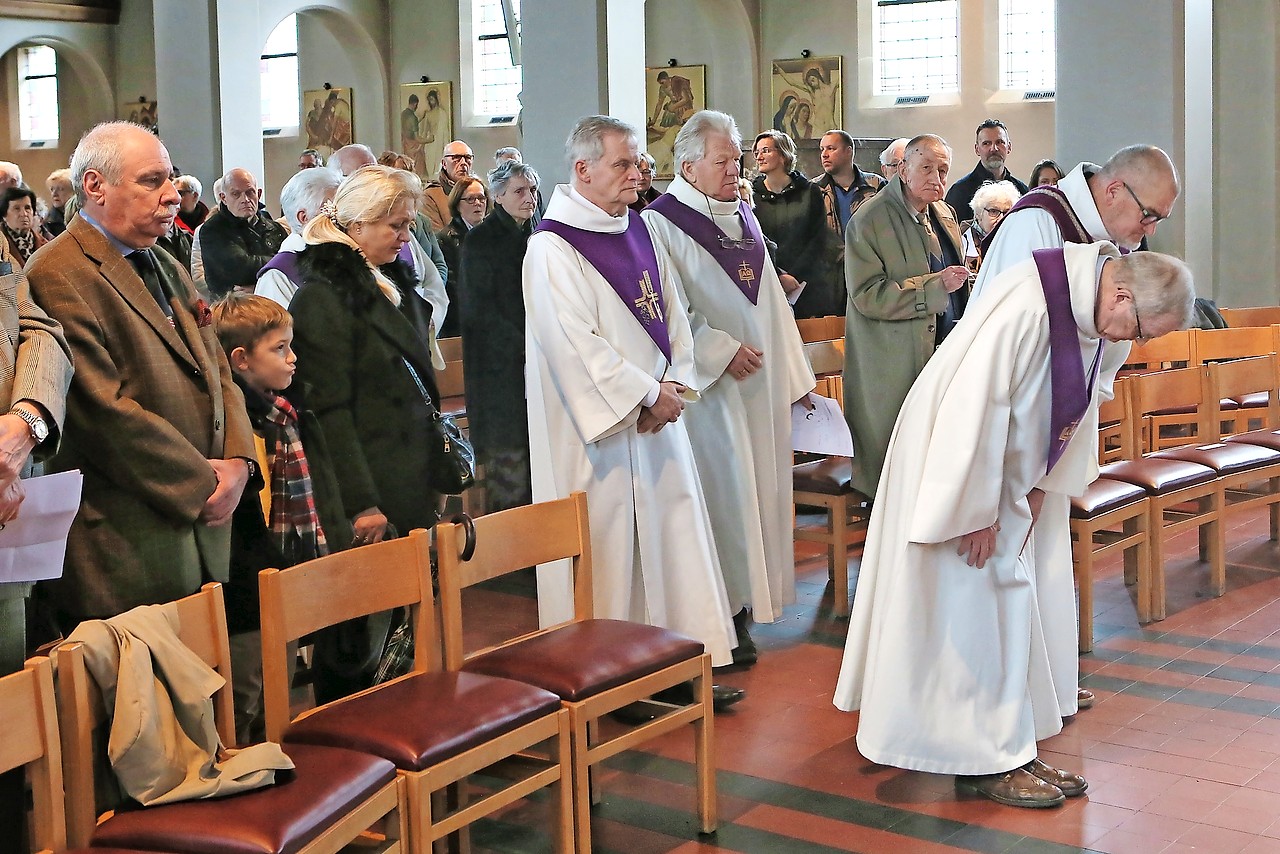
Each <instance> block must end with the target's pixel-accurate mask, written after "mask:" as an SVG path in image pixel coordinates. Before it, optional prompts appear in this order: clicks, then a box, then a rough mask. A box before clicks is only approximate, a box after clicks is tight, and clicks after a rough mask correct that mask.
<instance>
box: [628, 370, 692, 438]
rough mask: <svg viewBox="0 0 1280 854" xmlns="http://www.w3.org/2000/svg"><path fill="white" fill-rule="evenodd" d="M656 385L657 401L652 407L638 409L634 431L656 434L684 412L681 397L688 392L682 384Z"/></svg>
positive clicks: (665, 382)
mask: <svg viewBox="0 0 1280 854" xmlns="http://www.w3.org/2000/svg"><path fill="white" fill-rule="evenodd" d="M658 385H659V389H658V399H657V400H655V401H654V402H653V406H642V407H640V418H639V419H637V421H636V430H638V431H639V432H641V433H657V432H658V431H659V430H661V429H662V428H663V427H666V426H667V425H668V424H670V423H671V422H673V421H675V420H676V419H677V418H679V417H680V413H681V412H684V399H683V396H684V393H685V392H686V391H687V390H688V389H687V388H686V387H685V385H684V383H677V382H671V381H670V380H667V381H664V382H661V383H659V384H658Z"/></svg>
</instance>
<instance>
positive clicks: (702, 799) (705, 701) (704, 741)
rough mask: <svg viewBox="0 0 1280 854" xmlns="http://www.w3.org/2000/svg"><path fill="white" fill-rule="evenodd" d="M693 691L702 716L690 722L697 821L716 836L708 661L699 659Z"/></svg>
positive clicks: (709, 670)
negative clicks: (697, 699)
mask: <svg viewBox="0 0 1280 854" xmlns="http://www.w3.org/2000/svg"><path fill="white" fill-rule="evenodd" d="M694 690H695V691H697V692H698V696H699V697H700V698H701V701H702V717H700V718H698V719H697V720H696V721H694V722H693V739H694V745H693V747H694V756H695V759H694V761H695V763H696V765H697V776H698V820H699V822H700V823H701V825H702V832H703V833H715V831H716V827H717V826H719V823H720V816H719V805H718V803H717V799H716V739H715V713H714V712H713V710H712V704H711V659H710V657H709V656H705V655H704V656H703V658H702V676H700V677H698V679H696V680H695V685H694Z"/></svg>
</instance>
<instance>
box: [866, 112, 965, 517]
mask: <svg viewBox="0 0 1280 854" xmlns="http://www.w3.org/2000/svg"><path fill="white" fill-rule="evenodd" d="M950 167H951V147H950V146H949V145H947V143H946V141H945V140H943V139H942V138H941V137H938V136H934V135H933V134H925V135H923V136H918V137H916V138H915V139H913V140H911V141H910V142H909V143H908V144H907V149H906V154H905V156H904V159H903V161H902V165H901V166H900V167H899V171H898V174H897V175H896V176H895V177H894V178H893V179H892V180H890V181H889V183H888V184H886V185H885V187H884V189H882V190H881V191H880V192H879V193H878V194H877V195H876V196H875V197H874V198H872V199H871V200H869V201H868V202H866V203H865V204H863V205H862V206H861V207H860V208H858V210H857V212H855V213H854V215H853V219H852V220H850V222H849V228H848V230H847V231H846V233H845V282H846V284H847V285H848V290H849V307H848V312H847V315H846V318H845V364H844V411H845V418H846V419H847V420H848V421H849V429H850V431H852V433H853V450H854V456H853V488H854V489H856V490H858V491H859V492H861V493H863V494H864V495H867V496H871V497H874V496H875V492H876V485H877V484H878V483H879V481H880V469H881V467H882V466H883V465H884V457H885V452H886V451H887V449H888V447H889V437H890V436H891V435H892V433H893V424H894V422H895V421H896V420H897V418H898V410H899V409H900V408H901V407H902V401H903V400H905V399H906V396H907V391H908V390H909V389H910V388H911V384H912V383H913V382H915V378H916V376H917V375H918V374H919V373H920V371H921V370H922V369H923V368H924V365H925V362H927V361H928V360H929V357H930V356H931V355H933V350H934V347H936V346H937V345H938V344H939V343H941V342H942V339H943V337H945V335H946V333H947V332H949V331H950V329H951V327H952V326H954V325H955V322H956V321H957V320H959V319H960V315H961V314H962V313H963V312H964V305H965V300H966V299H967V295H968V288H967V287H965V285H966V283H967V281H968V277H969V271H968V269H967V268H966V267H965V266H964V265H963V261H964V256H963V254H962V252H961V249H960V229H959V226H958V225H957V224H956V218H955V214H954V213H953V212H952V210H951V208H950V207H949V206H948V205H947V204H946V202H943V201H942V197H943V194H944V193H946V190H947V172H948V170H949V169H950Z"/></svg>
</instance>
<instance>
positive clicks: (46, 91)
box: [18, 45, 58, 148]
mask: <svg viewBox="0 0 1280 854" xmlns="http://www.w3.org/2000/svg"><path fill="white" fill-rule="evenodd" d="M57 142H58V55H57V53H56V52H55V51H54V49H53V48H51V47H48V46H47V45H32V46H30V47H20V48H18V143H19V144H20V145H22V146H25V147H28V148H43V147H44V146H47V145H54V144H56V143H57Z"/></svg>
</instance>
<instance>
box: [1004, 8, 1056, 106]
mask: <svg viewBox="0 0 1280 854" xmlns="http://www.w3.org/2000/svg"><path fill="white" fill-rule="evenodd" d="M1053 5H1054V0H1000V88H1001V89H1020V90H1024V91H1025V90H1030V89H1053V88H1055V87H1056V86H1057V75H1056V70H1055V67H1054V62H1055V56H1056V54H1057V39H1056V37H1055V29H1054V21H1053Z"/></svg>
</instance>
